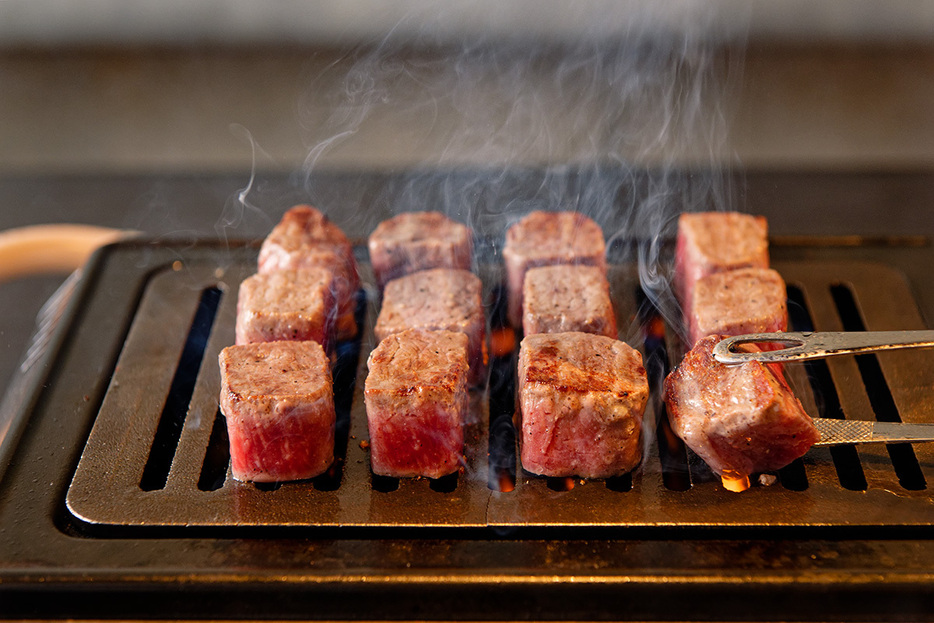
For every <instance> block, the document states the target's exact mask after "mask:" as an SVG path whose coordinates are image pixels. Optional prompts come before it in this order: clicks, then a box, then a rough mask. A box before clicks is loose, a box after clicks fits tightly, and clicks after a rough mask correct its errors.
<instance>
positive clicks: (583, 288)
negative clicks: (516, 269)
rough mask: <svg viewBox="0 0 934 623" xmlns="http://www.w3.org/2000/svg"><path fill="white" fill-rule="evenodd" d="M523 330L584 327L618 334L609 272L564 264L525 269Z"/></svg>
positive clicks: (561, 330) (558, 330)
mask: <svg viewBox="0 0 934 623" xmlns="http://www.w3.org/2000/svg"><path fill="white" fill-rule="evenodd" d="M522 308H523V311H522V330H523V332H524V333H525V334H526V335H531V334H533V333H565V332H568V331H580V332H582V333H593V334H595V335H605V336H607V337H612V338H615V337H617V334H616V314H615V313H614V312H613V303H612V301H611V300H610V284H609V282H608V281H607V279H606V273H605V272H604V271H603V270H601V269H599V268H597V267H595V266H582V265H574V264H560V265H555V266H540V267H538V268H530V269H529V270H528V271H527V272H526V273H525V286H524V288H523V303H522Z"/></svg>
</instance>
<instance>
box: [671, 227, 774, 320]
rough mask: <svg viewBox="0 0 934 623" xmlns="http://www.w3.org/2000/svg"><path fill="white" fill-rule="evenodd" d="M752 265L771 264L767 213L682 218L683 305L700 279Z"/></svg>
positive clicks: (678, 285) (678, 265)
mask: <svg viewBox="0 0 934 623" xmlns="http://www.w3.org/2000/svg"><path fill="white" fill-rule="evenodd" d="M748 267H755V268H768V267H769V247H768V223H767V222H766V220H765V218H764V217H761V216H750V215H748V214H740V213H737V212H700V213H695V214H682V215H681V216H680V217H679V218H678V239H677V243H676V246H675V291H676V294H677V295H678V298H679V300H680V301H681V305H682V306H683V307H685V308H686V307H688V306H689V305H690V302H691V293H692V291H693V289H694V284H695V283H696V282H697V280H698V279H700V278H702V277H705V276H707V275H710V274H713V273H718V272H722V271H726V270H735V269H737V268H748ZM687 314H688V312H687V310H686V311H685V315H687Z"/></svg>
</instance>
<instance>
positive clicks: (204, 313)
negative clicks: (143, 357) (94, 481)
mask: <svg viewBox="0 0 934 623" xmlns="http://www.w3.org/2000/svg"><path fill="white" fill-rule="evenodd" d="M220 298H221V291H220V290H219V289H217V288H207V289H205V290H204V292H202V294H201V300H200V301H199V302H198V309H197V311H196V312H195V317H194V319H193V320H192V323H191V330H190V331H189V332H188V338H187V339H186V340H185V347H184V348H183V349H182V355H181V357H180V358H179V361H178V367H177V368H176V369H175V376H173V377H172V384H171V386H170V387H169V395H168V396H167V397H166V400H165V406H164V407H163V408H162V415H161V417H160V418H159V426H158V428H156V436H155V439H154V441H153V444H152V449H151V450H150V452H149V459H148V460H147V461H146V467H145V468H143V477H142V478H141V479H140V482H139V486H140V488H141V489H142V490H143V491H153V490H156V489H162V488H163V487H165V481H166V479H167V478H168V477H169V469H170V468H171V467H172V459H173V458H175V449H176V447H177V446H178V439H179V437H180V436H181V434H182V425H183V424H184V423H185V413H186V412H187V411H188V405H189V403H190V402H191V394H192V393H193V392H194V390H195V381H196V380H197V378H198V368H199V367H200V366H201V361H202V360H203V358H204V347H205V346H206V345H207V341H208V336H209V335H210V334H211V327H212V326H213V325H214V317H215V315H216V314H217V306H218V304H219V303H220Z"/></svg>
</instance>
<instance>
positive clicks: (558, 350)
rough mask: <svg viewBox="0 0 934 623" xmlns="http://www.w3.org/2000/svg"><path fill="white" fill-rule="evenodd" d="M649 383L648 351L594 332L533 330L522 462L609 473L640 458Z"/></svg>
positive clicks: (524, 376)
mask: <svg viewBox="0 0 934 623" xmlns="http://www.w3.org/2000/svg"><path fill="white" fill-rule="evenodd" d="M648 396H649V384H648V379H647V377H646V372H645V368H644V367H643V365H642V355H641V354H640V353H639V352H638V351H636V350H634V349H632V348H631V347H629V346H628V345H627V344H625V343H624V342H620V341H619V340H614V339H612V338H608V337H604V336H601V335H593V334H590V333H575V332H571V333H539V334H535V335H527V336H525V338H524V339H523V340H522V345H521V347H520V349H519V412H520V418H521V425H520V445H521V459H522V467H523V468H524V469H525V470H526V471H528V472H531V473H533V474H541V475H543V476H580V477H583V478H607V477H610V476H618V475H621V474H625V473H627V472H629V471H631V470H632V469H633V468H635V467H636V466H637V465H638V464H639V462H640V460H641V458H642V440H641V433H642V415H643V412H644V411H645V405H646V402H647V400H648Z"/></svg>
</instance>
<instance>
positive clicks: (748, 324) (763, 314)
mask: <svg viewBox="0 0 934 623" xmlns="http://www.w3.org/2000/svg"><path fill="white" fill-rule="evenodd" d="M786 298H787V294H786V292H785V281H784V280H783V279H782V277H781V275H779V274H778V273H777V272H776V271H774V270H772V269H770V268H741V269H738V270H731V271H727V272H722V273H714V274H712V275H707V276H706V277H704V278H702V279H700V280H698V281H697V283H696V284H695V285H694V292H693V300H692V301H691V305H690V306H689V309H688V334H689V340H690V344H691V345H693V344H695V343H696V342H697V340H699V339H701V338H702V337H706V336H708V335H742V334H744V333H766V332H774V331H785V330H786V329H787V328H788V306H787V303H786Z"/></svg>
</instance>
